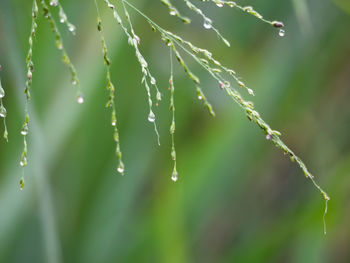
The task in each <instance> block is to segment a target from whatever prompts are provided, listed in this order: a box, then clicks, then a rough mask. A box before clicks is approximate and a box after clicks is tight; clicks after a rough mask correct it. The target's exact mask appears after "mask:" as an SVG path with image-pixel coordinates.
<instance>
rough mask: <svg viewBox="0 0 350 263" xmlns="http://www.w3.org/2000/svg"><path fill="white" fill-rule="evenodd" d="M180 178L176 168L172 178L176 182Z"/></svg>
mask: <svg viewBox="0 0 350 263" xmlns="http://www.w3.org/2000/svg"><path fill="white" fill-rule="evenodd" d="M178 179H179V175H178V173H177V171H176V169H174V171H173V173H172V175H171V180H173V181H174V182H176V181H177V180H178Z"/></svg>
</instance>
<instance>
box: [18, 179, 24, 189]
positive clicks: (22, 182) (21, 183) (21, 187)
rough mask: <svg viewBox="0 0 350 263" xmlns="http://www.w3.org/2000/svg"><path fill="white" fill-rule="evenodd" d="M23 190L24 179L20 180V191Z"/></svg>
mask: <svg viewBox="0 0 350 263" xmlns="http://www.w3.org/2000/svg"><path fill="white" fill-rule="evenodd" d="M23 188H24V179H23V177H22V178H21V180H19V189H20V190H23Z"/></svg>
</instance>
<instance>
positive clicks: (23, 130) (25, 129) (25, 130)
mask: <svg viewBox="0 0 350 263" xmlns="http://www.w3.org/2000/svg"><path fill="white" fill-rule="evenodd" d="M28 130H29V129H28V124H27V123H25V124H23V127H22V130H21V134H22V135H23V136H26V135H27V134H28Z"/></svg>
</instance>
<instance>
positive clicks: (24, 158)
mask: <svg viewBox="0 0 350 263" xmlns="http://www.w3.org/2000/svg"><path fill="white" fill-rule="evenodd" d="M19 165H20V166H22V167H25V166H27V157H25V155H22V157H21V161H20V162H19Z"/></svg>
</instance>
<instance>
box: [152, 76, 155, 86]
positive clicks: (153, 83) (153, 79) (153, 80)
mask: <svg viewBox="0 0 350 263" xmlns="http://www.w3.org/2000/svg"><path fill="white" fill-rule="evenodd" d="M151 84H152V85H156V79H155V78H154V77H151Z"/></svg>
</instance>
